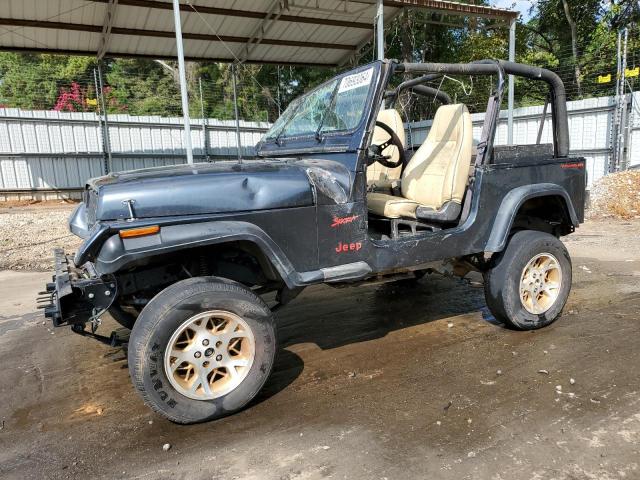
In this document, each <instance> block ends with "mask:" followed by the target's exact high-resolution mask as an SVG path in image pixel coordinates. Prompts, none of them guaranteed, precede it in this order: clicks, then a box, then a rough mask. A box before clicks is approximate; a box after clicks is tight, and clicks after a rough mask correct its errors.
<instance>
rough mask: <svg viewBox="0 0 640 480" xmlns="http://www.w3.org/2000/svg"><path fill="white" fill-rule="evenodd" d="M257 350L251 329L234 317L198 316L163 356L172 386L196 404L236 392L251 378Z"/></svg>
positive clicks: (215, 312) (173, 338)
mask: <svg viewBox="0 0 640 480" xmlns="http://www.w3.org/2000/svg"><path fill="white" fill-rule="evenodd" d="M255 353H256V347H255V339H254V337H253V332H252V331H251V329H250V328H249V325H248V324H247V323H246V322H245V321H244V320H243V319H242V318H241V317H239V316H238V315H236V314H235V313H231V312H227V311H223V310H211V311H208V312H203V313H199V314H198V315H195V316H193V317H191V318H189V319H188V320H187V321H185V322H184V323H183V324H182V325H180V327H179V328H178V329H177V330H176V331H175V332H174V333H173V335H172V336H171V338H170V339H169V343H168V344H167V349H166V351H165V354H164V369H165V373H166V375H167V378H168V379H169V381H170V382H171V385H172V386H173V387H174V388H175V389H176V390H177V391H178V392H180V393H181V394H182V395H184V396H186V397H189V398H192V399H194V400H211V399H214V398H218V397H221V396H223V395H226V394H227V393H229V392H231V391H232V390H234V389H235V388H236V387H237V386H238V385H240V383H242V381H243V380H244V379H245V378H246V376H247V375H248V374H249V370H250V369H251V365H252V364H253V360H254V358H255Z"/></svg>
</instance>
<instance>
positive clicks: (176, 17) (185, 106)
mask: <svg viewBox="0 0 640 480" xmlns="http://www.w3.org/2000/svg"><path fill="white" fill-rule="evenodd" d="M173 21H174V24H175V29H176V50H177V54H178V70H179V78H180V97H181V98H182V116H183V118H184V147H185V150H186V152H187V163H193V147H192V146H191V124H190V123H189V96H188V94H187V74H186V72H185V67H184V48H183V45H182V24H181V20H180V1H179V0H173Z"/></svg>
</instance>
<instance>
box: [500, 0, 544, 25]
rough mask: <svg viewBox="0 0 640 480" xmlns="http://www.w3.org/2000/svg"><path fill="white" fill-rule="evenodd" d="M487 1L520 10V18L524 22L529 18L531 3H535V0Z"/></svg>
mask: <svg viewBox="0 0 640 480" xmlns="http://www.w3.org/2000/svg"><path fill="white" fill-rule="evenodd" d="M489 3H490V4H491V5H492V6H494V7H498V8H507V9H509V10H515V11H518V12H520V14H521V15H522V20H523V21H525V22H526V21H527V20H529V18H531V15H530V14H529V9H530V8H531V6H532V5H535V3H536V2H535V0H491V1H490V2H489Z"/></svg>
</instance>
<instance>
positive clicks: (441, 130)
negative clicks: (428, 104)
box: [428, 103, 469, 142]
mask: <svg viewBox="0 0 640 480" xmlns="http://www.w3.org/2000/svg"><path fill="white" fill-rule="evenodd" d="M465 114H466V115H469V110H468V109H467V106H466V105H465V104H463V103H455V104H453V105H442V106H441V107H439V108H438V110H437V111H436V115H435V117H433V123H432V125H431V129H430V130H429V136H428V138H429V140H432V141H433V142H443V141H445V142H446V141H448V140H456V138H457V137H458V135H459V133H460V132H459V131H458V130H459V129H460V128H462V125H463V124H462V121H461V120H462V117H463V115H465Z"/></svg>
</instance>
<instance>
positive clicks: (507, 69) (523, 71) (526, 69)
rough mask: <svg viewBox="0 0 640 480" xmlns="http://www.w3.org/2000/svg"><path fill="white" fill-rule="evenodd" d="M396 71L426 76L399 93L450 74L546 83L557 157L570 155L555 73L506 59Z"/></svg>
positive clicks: (413, 65) (406, 67)
mask: <svg viewBox="0 0 640 480" xmlns="http://www.w3.org/2000/svg"><path fill="white" fill-rule="evenodd" d="M395 72H399V73H415V74H422V76H421V77H417V78H413V79H411V80H407V81H405V82H402V83H401V84H400V85H399V86H398V87H397V88H396V92H399V91H400V90H403V89H405V88H408V87H410V86H414V85H418V84H420V83H422V82H425V81H428V80H433V79H434V78H437V77H439V76H441V75H444V74H447V73H449V74H453V75H493V74H498V75H500V73H501V72H504V73H505V74H507V75H515V76H518V77H523V78H528V79H531V80H542V81H543V82H546V83H547V85H549V89H550V91H551V106H552V111H551V113H552V119H553V139H554V153H555V155H556V156H557V157H566V156H568V155H569V122H568V119H567V95H566V92H565V89H564V84H563V83H562V80H561V79H560V77H559V76H558V75H556V74H555V73H554V72H552V71H551V70H547V69H545V68H540V67H533V66H531V65H524V64H521V63H515V62H508V61H505V60H480V61H478V62H472V63H399V64H397V65H396V66H395ZM499 93H500V94H501V93H502V92H499Z"/></svg>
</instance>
